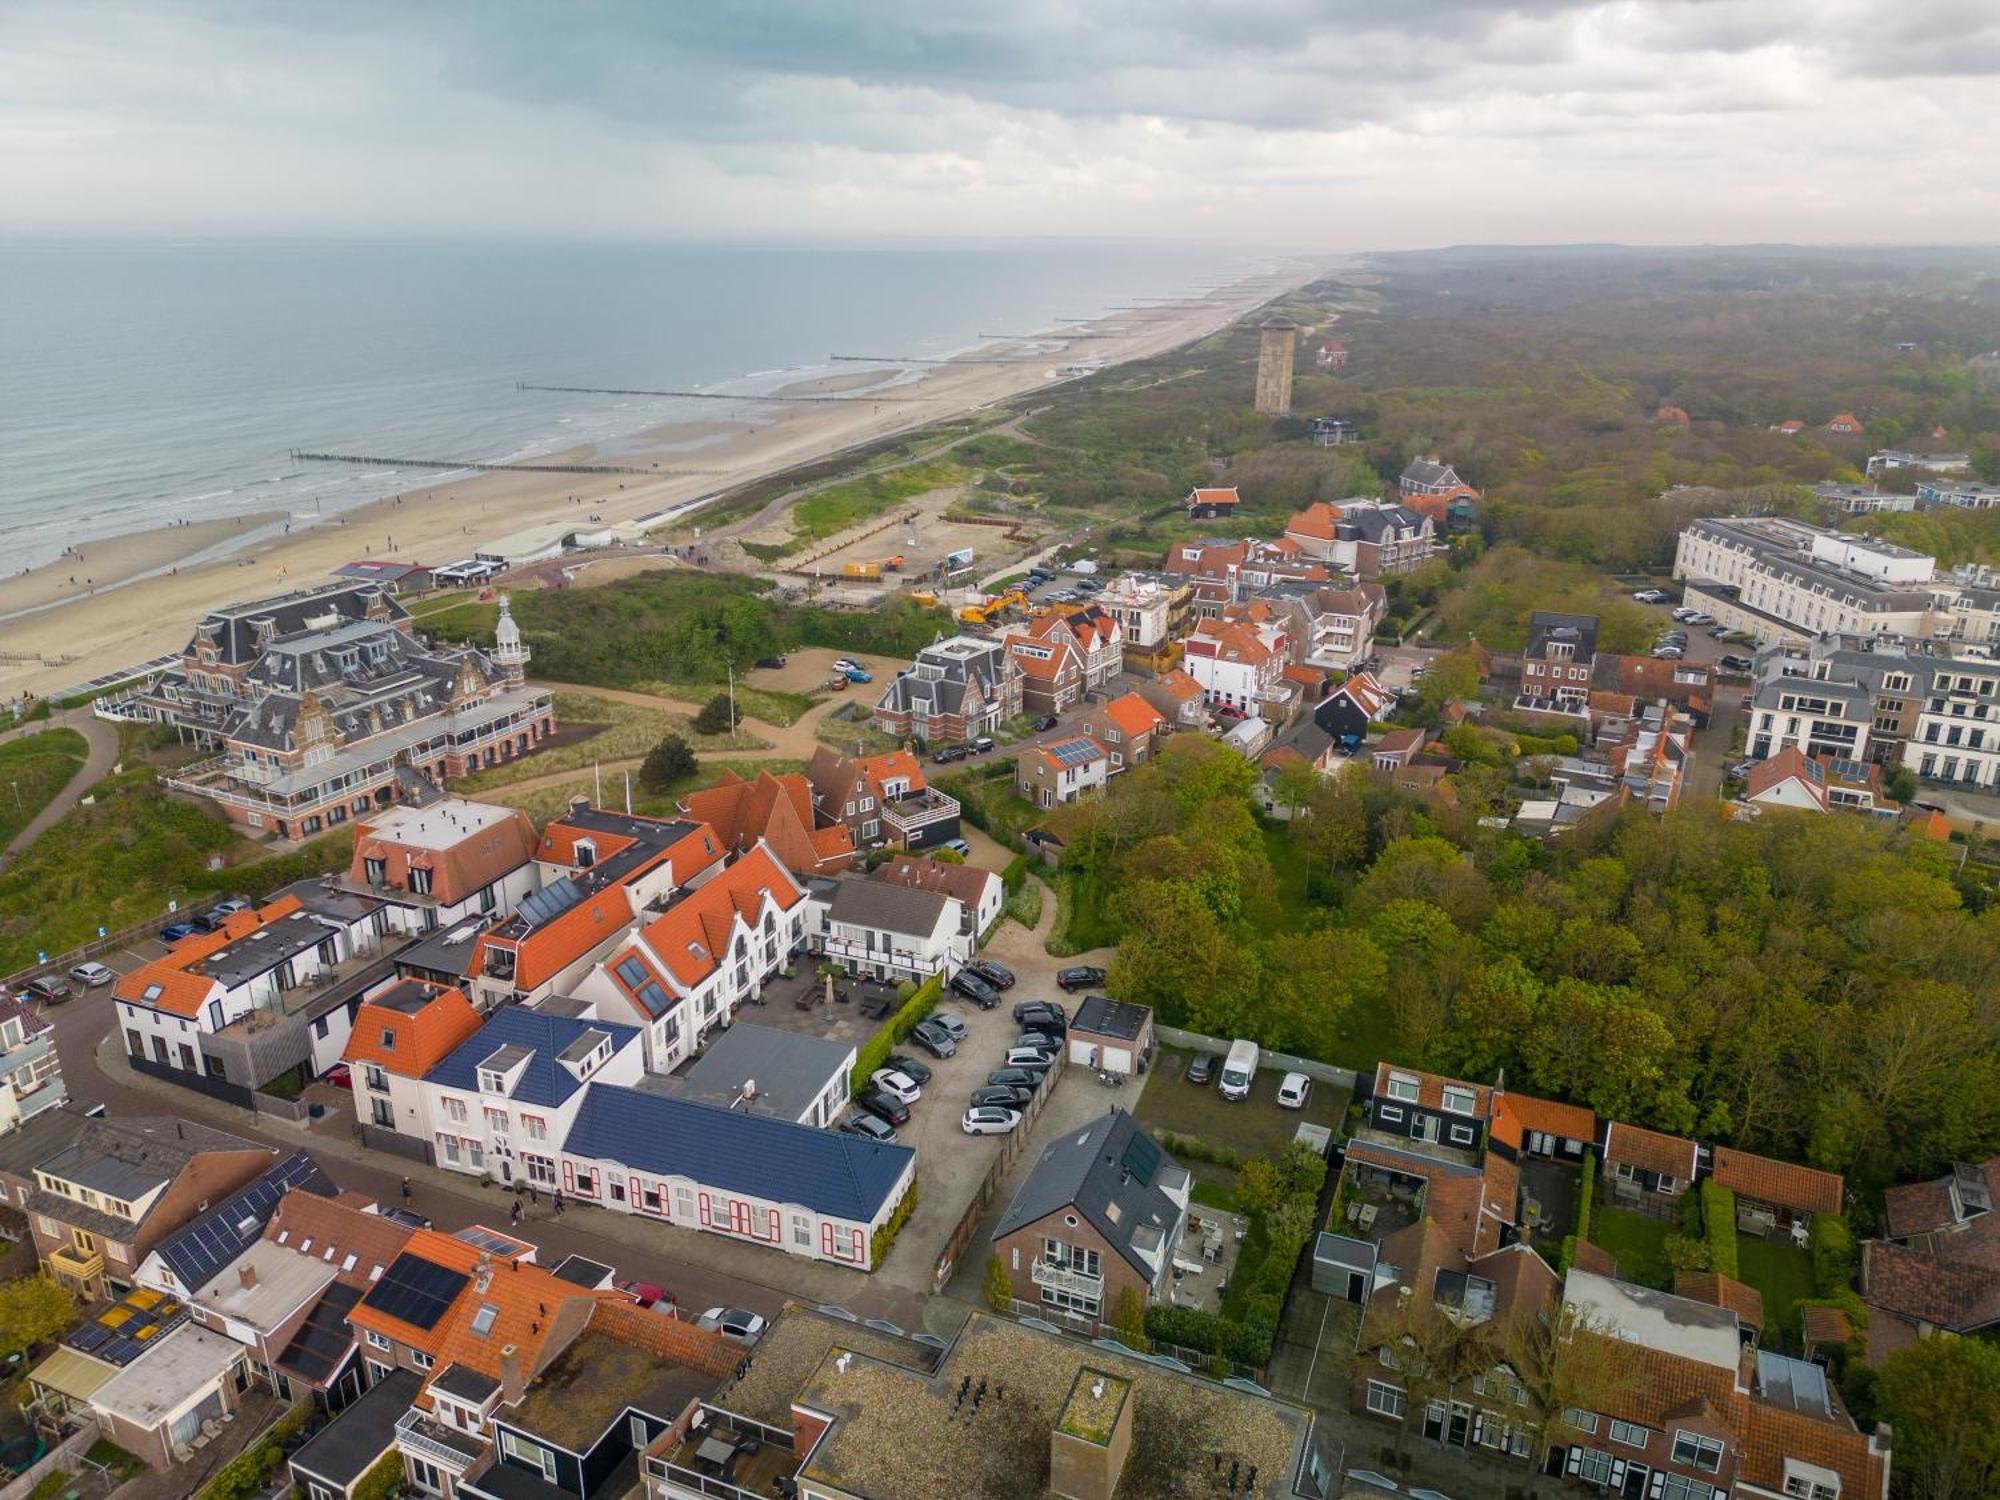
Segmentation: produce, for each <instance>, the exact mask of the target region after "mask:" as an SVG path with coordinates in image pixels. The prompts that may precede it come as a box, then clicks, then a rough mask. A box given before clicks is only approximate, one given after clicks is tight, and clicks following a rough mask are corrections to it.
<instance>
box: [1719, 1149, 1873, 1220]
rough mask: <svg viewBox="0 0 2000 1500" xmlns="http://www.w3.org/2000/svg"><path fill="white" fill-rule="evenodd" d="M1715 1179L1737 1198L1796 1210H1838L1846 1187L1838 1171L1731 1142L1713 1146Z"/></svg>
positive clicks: (1807, 1211)
mask: <svg viewBox="0 0 2000 1500" xmlns="http://www.w3.org/2000/svg"><path fill="white" fill-rule="evenodd" d="M1714 1173H1715V1180H1716V1181H1717V1182H1719V1183H1721V1184H1722V1185H1723V1186H1724V1187H1726V1188H1728V1189H1729V1190H1730V1191H1731V1192H1732V1193H1734V1194H1736V1195H1737V1197H1739V1198H1749V1199H1751V1200H1752V1201H1754V1202H1757V1203H1775V1204H1776V1205H1778V1207H1780V1208H1789V1209H1792V1210H1793V1211H1795V1212H1797V1213H1813V1214H1837V1213H1839V1212H1840V1209H1841V1203H1842V1200H1843V1197H1844V1195H1845V1191H1846V1184H1845V1183H1844V1182H1843V1181H1842V1180H1841V1177H1840V1174H1839V1173H1838V1172H1822V1171H1820V1170H1819V1169H1818V1168H1817V1167H1801V1166H1798V1165H1797V1164H1795V1163H1793V1162H1788V1161H1774V1160H1773V1159H1772V1158H1770V1157H1768V1156H1757V1155H1755V1154H1753V1153H1752V1152H1749V1151H1738V1150H1737V1149H1736V1148H1735V1147H1733V1146H1717V1147H1716V1148H1715V1167H1714Z"/></svg>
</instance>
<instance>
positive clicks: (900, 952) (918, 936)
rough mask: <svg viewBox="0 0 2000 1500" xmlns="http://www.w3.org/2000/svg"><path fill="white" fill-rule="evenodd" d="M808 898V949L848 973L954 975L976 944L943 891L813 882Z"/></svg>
mask: <svg viewBox="0 0 2000 1500" xmlns="http://www.w3.org/2000/svg"><path fill="white" fill-rule="evenodd" d="M811 897H812V899H811V902H810V904H809V905H808V907H807V914H806V927H807V931H808V933H809V934H811V936H812V940H813V945H814V947H815V948H816V949H817V950H818V951H819V952H821V953H823V954H824V955H825V956H826V957H827V958H828V959H829V960H831V961H832V962H834V963H837V964H839V965H841V966H842V967H843V968H845V969H846V970H847V972H848V973H849V974H861V975H866V976H868V977H870V978H873V979H883V980H902V979H910V980H915V981H917V982H918V983H921V982H922V981H924V980H926V979H928V978H930V976H931V975H933V974H947V973H951V972H955V971H956V970H957V969H958V967H959V966H960V965H961V964H963V963H964V962H965V961H966V960H967V959H969V958H971V957H972V955H973V951H974V949H975V947H976V945H977V943H978V934H977V933H974V932H972V931H971V925H970V923H969V922H968V921H967V919H966V917H965V913H964V909H963V907H962V905H961V904H960V902H959V901H958V900H957V898H955V897H953V896H949V895H946V894H945V893H944V892H942V891H938V890H928V889H920V888H917V887H913V886H908V885H898V884H894V883H891V882H888V881H881V880H863V879H858V878H855V877H852V876H850V877H847V878H845V879H841V880H829V881H822V882H815V884H814V886H813V888H812V893H811Z"/></svg>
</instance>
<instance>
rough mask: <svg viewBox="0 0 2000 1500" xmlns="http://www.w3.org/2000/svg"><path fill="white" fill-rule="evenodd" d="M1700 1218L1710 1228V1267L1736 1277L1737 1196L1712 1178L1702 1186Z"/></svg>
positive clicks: (1725, 1274) (1732, 1277)
mask: <svg viewBox="0 0 2000 1500" xmlns="http://www.w3.org/2000/svg"><path fill="white" fill-rule="evenodd" d="M1701 1217H1702V1223H1703V1225H1704V1227H1705V1228H1706V1229H1707V1231H1708V1264H1709V1268H1710V1269H1711V1270H1714V1271H1718V1272H1720V1273H1721V1274H1722V1275H1724V1276H1727V1277H1729V1278H1731V1279H1732V1280H1734V1279H1735V1278H1736V1276H1737V1269H1736V1195H1735V1194H1734V1193H1732V1192H1730V1191H1729V1189H1728V1188H1726V1187H1724V1186H1723V1185H1722V1184H1721V1183H1719V1182H1717V1181H1716V1180H1715V1179H1714V1178H1713V1177H1711V1178H1709V1179H1708V1180H1707V1181H1706V1182H1704V1183H1703V1184H1702V1185H1701Z"/></svg>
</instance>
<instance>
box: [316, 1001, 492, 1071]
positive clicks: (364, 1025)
mask: <svg viewBox="0 0 2000 1500" xmlns="http://www.w3.org/2000/svg"><path fill="white" fill-rule="evenodd" d="M413 991H414V992H417V993H420V994H423V995H425V996H426V997H427V998H425V1000H424V1002H423V1004H422V1005H421V1006H419V1007H418V1008H416V1009H414V1010H410V1009H405V1008H400V1007H398V1006H392V1005H386V1004H380V1003H377V1002H378V1001H381V1000H387V999H389V998H390V997H391V996H394V997H395V998H396V999H398V1000H399V1001H404V1002H407V1001H409V1000H410V999H411V998H413V996H412V993H411V992H413ZM478 1029H479V1014H478V1012H477V1011H475V1010H473V1008H472V1002H471V1001H469V1000H467V999H466V998H465V995H464V993H463V992H462V991H460V990H458V989H455V988H453V987H452V986H450V985H427V984H424V983H423V982H422V981H420V980H415V979H405V980H401V981H400V982H398V983H397V984H395V985H393V986H391V987H390V988H389V989H388V990H386V991H384V992H383V993H382V994H381V995H379V996H377V997H376V998H375V999H374V1000H364V1001H363V1002H362V1003H361V1007H360V1009H358V1010H357V1011H355V1013H354V1025H353V1028H352V1029H351V1030H350V1031H349V1032H348V1035H347V1050H346V1051H344V1052H342V1053H341V1055H340V1056H341V1061H343V1062H346V1063H373V1064H375V1066H376V1067H378V1068H381V1069H383V1070H384V1071H386V1072H390V1073H395V1074H397V1075H398V1076H400V1077H403V1078H421V1077H423V1076H424V1074H426V1073H428V1072H429V1071H430V1070H431V1069H432V1068H434V1067H436V1066H437V1065H438V1064H439V1063H441V1062H443V1061H444V1059H445V1058H446V1057H447V1056H449V1055H450V1053H451V1051H452V1049H453V1048H455V1047H457V1046H458V1044H459V1043H461V1042H463V1041H464V1040H465V1039H466V1038H467V1037H469V1036H471V1035H472V1033H473V1032H475V1031H477V1030H478Z"/></svg>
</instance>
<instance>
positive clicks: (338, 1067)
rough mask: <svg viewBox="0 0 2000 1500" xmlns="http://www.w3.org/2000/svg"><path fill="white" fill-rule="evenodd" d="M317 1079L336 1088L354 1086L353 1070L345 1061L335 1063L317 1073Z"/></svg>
mask: <svg viewBox="0 0 2000 1500" xmlns="http://www.w3.org/2000/svg"><path fill="white" fill-rule="evenodd" d="M319 1081H320V1082H321V1083H329V1084H332V1085H333V1086H334V1087H335V1088H337V1089H351V1088H353V1087H354V1070H353V1069H352V1068H350V1067H348V1065H347V1064H346V1063H335V1064H334V1065H333V1066H332V1067H330V1068H328V1069H327V1070H326V1071H325V1072H324V1073H322V1074H320V1075H319Z"/></svg>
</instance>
